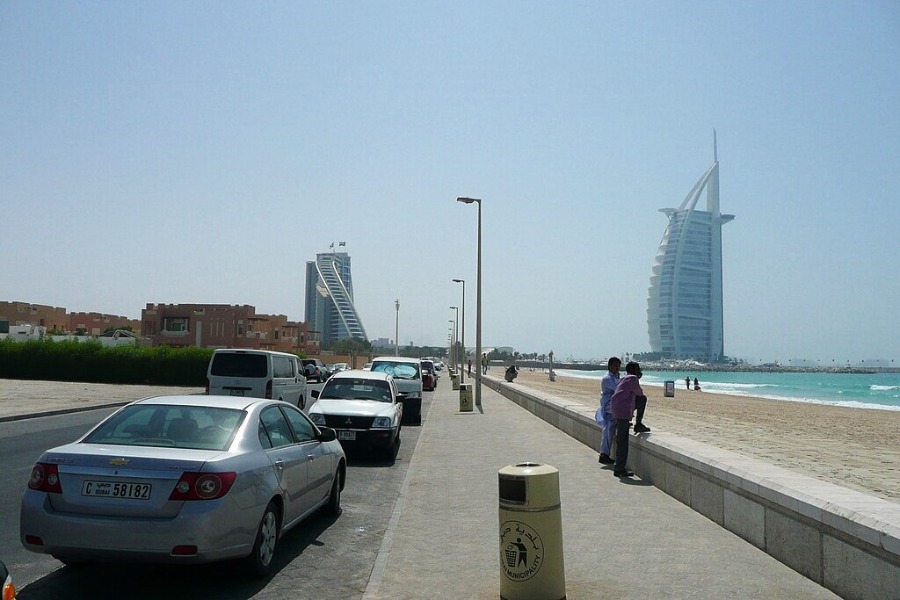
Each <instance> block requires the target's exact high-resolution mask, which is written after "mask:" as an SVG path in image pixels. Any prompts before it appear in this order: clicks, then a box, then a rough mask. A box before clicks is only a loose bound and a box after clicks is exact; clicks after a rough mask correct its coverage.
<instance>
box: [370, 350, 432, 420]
mask: <svg viewBox="0 0 900 600" xmlns="http://www.w3.org/2000/svg"><path fill="white" fill-rule="evenodd" d="M370 370H372V371H375V372H376V373H378V372H383V373H387V374H388V375H390V376H392V377H393V378H394V383H395V384H396V385H397V391H398V392H400V401H401V402H402V403H403V418H404V419H407V420H408V421H409V422H412V423H418V424H421V423H422V363H421V359H418V358H409V357H408V356H379V357H378V358H376V359H374V360H372V367H371V369H370Z"/></svg>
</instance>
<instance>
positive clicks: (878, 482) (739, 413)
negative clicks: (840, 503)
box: [492, 369, 900, 502]
mask: <svg viewBox="0 0 900 600" xmlns="http://www.w3.org/2000/svg"><path fill="white" fill-rule="evenodd" d="M492 374H493V375H498V373H497V372H494V373H492ZM500 375H502V373H500ZM515 383H516V385H522V386H527V387H529V388H532V389H534V390H537V391H540V392H542V393H546V394H552V395H554V396H557V397H561V398H567V399H570V400H577V401H579V402H583V403H584V404H585V405H587V406H590V407H591V408H592V409H595V408H596V407H597V406H598V405H599V403H600V381H599V380H590V379H580V378H575V377H565V376H559V377H557V378H556V381H555V382H551V381H550V380H549V378H548V376H547V372H546V371H543V372H541V371H538V370H535V371H530V370H528V369H521V370H520V371H519V377H518V378H517V379H516V382H515ZM644 391H645V392H646V394H647V398H648V402H647V412H646V414H645V415H644V423H645V424H646V425H648V426H649V427H651V428H652V429H653V430H654V431H657V430H660V431H666V432H668V433H673V434H677V435H681V436H684V437H688V438H692V439H695V440H697V441H701V442H704V443H707V444H710V445H713V446H717V447H719V448H724V449H726V450H730V451H732V452H737V453H739V454H743V455H746V456H752V457H755V458H758V459H760V460H763V461H766V462H768V463H771V464H774V465H778V466H780V467H783V468H786V469H791V470H794V471H797V472H799V473H803V474H805V475H809V476H812V477H816V478H819V479H822V480H825V481H829V482H831V483H835V484H837V485H841V486H844V487H847V488H851V489H855V490H858V491H861V492H866V493H869V494H872V495H873V496H876V497H879V498H884V499H886V500H891V501H893V502H900V411H890V410H875V409H862V408H844V407H839V406H830V405H820V404H809V403H804V402H790V401H780V400H769V399H765V398H751V397H744V396H730V395H724V394H713V393H710V392H703V391H699V392H695V391H688V390H686V389H685V388H684V385H682V386H681V387H680V388H678V387H677V386H676V389H675V397H674V398H666V397H664V395H663V388H662V387H651V386H647V387H646V388H645V390H644Z"/></svg>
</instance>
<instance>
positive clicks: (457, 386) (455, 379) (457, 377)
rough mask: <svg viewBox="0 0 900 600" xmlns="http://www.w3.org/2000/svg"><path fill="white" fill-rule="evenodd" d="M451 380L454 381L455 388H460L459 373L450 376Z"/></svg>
mask: <svg viewBox="0 0 900 600" xmlns="http://www.w3.org/2000/svg"><path fill="white" fill-rule="evenodd" d="M450 381H452V382H453V389H454V390H458V389H459V375H457V374H456V373H454V374H453V375H451V376H450Z"/></svg>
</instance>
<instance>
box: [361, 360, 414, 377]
mask: <svg viewBox="0 0 900 600" xmlns="http://www.w3.org/2000/svg"><path fill="white" fill-rule="evenodd" d="M372 370H373V371H375V372H383V373H387V374H388V375H392V376H393V377H394V378H395V379H418V378H419V368H418V366H416V365H414V364H412V363H403V362H387V361H386V362H377V363H373V364H372Z"/></svg>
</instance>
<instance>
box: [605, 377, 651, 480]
mask: <svg viewBox="0 0 900 600" xmlns="http://www.w3.org/2000/svg"><path fill="white" fill-rule="evenodd" d="M625 373H626V375H625V377H623V378H621V379H620V380H619V384H618V385H617V386H616V391H615V392H613V395H612V399H611V401H610V405H611V407H612V415H613V417H615V419H616V460H615V464H614V467H613V475H615V476H616V477H631V476H632V475H634V473H633V472H631V471H629V470H628V469H627V468H626V465H627V464H628V428H629V427H630V426H631V416H632V415H633V414H634V411H635V409H637V420H636V421H635V424H634V432H635V433H641V432H644V431H650V428H649V427H646V426H644V424H643V423H642V419H643V417H644V408H646V406H647V396H645V395H644V390H643V388H641V383H640V379H641V375H643V373H642V372H641V365H639V364H638V363H636V362H629V363H628V364H627V365H625Z"/></svg>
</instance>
